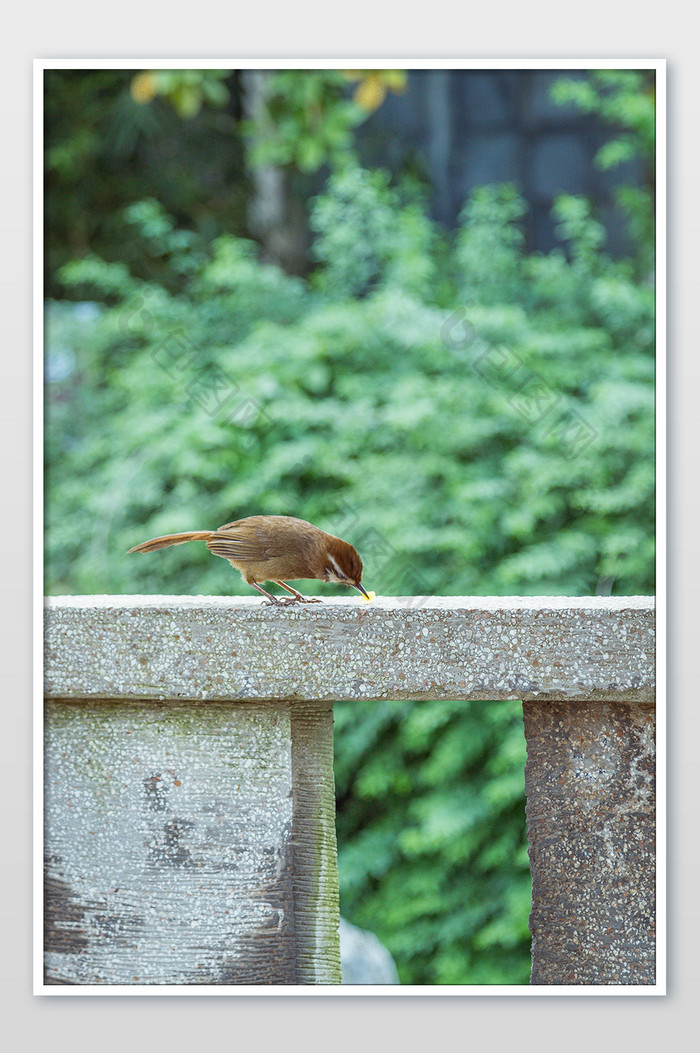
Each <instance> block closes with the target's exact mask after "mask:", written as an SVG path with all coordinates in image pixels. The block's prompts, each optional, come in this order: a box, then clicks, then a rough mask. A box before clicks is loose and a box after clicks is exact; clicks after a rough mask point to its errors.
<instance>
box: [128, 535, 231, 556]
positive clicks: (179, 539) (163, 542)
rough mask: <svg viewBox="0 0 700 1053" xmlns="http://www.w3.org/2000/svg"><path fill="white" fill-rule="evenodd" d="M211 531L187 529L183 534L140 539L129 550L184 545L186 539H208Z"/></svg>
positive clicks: (154, 550)
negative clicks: (139, 542) (148, 539)
mask: <svg viewBox="0 0 700 1053" xmlns="http://www.w3.org/2000/svg"><path fill="white" fill-rule="evenodd" d="M212 533H213V531H211V530H189V531H187V533H185V534H164V535H163V537H153V538H151V540H150V541H142V542H141V544H140V545H134V547H133V548H130V549H129V552H156V551H157V550H158V549H159V548H168V546H169V545H184V544H185V543H186V542H187V541H208V540H209V538H210V537H211V536H212Z"/></svg>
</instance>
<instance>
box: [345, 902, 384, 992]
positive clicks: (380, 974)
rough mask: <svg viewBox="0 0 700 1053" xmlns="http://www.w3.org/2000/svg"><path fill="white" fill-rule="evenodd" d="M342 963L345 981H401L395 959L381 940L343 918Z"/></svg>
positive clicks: (351, 982) (359, 982)
mask: <svg viewBox="0 0 700 1053" xmlns="http://www.w3.org/2000/svg"><path fill="white" fill-rule="evenodd" d="M339 931H340V964H341V969H342V972H343V983H344V984H397V983H399V974H398V972H397V969H396V964H395V962H394V959H393V958H392V957H391V955H390V954H389V951H388V950H387V949H386V947H385V946H384V944H383V943H382V942H381V940H380V939H379V938H378V937H377V936H375V935H374V933H373V932H368V931H367V930H366V929H358V928H357V926H356V925H351V924H350V922H349V921H345V919H344V918H341V919H340V930H339Z"/></svg>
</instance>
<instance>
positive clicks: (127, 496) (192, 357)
mask: <svg viewBox="0 0 700 1053" xmlns="http://www.w3.org/2000/svg"><path fill="white" fill-rule="evenodd" d="M525 207H526V206H525V204H524V202H523V201H522V199H521V198H520V197H519V195H518V193H517V192H516V191H515V189H514V188H513V187H510V186H494V187H484V188H482V189H480V190H478V191H477V192H475V193H474V194H473V195H472V197H471V198H470V200H469V201H467V202H466V203H465V206H464V209H463V212H462V215H461V219H460V224H459V228H458V230H457V231H456V232H455V234H454V235H450V236H448V235H447V234H446V233H445V232H444V231H443V230H442V229H441V228H439V227H438V226H436V225H435V224H434V223H432V221H431V220H430V219H429V218H428V212H427V208H426V204H425V201H424V199H423V197H422V195H421V192H420V189H419V188H417V187H416V186H415V185H413V184H411V183H410V182H408V181H406V182H404V183H402V184H400V185H398V186H397V185H392V184H391V183H390V182H389V179H388V177H387V176H386V175H385V174H384V173H382V172H368V171H363V170H361V169H359V168H357V167H354V166H353V165H351V164H349V163H345V164H343V166H342V167H341V168H340V169H339V170H338V171H337V172H336V173H335V174H334V175H333V176H332V177H331V178H330V180H329V182H328V185H327V188H326V190H325V191H324V193H323V194H322V195H320V196H319V197H318V198H317V199H316V200H315V202H314V203H313V209H312V229H313V232H314V254H315V259H316V261H317V266H316V269H315V271H314V272H313V274H311V275H310V277H309V279H308V280H307V279H300V278H295V277H290V276H288V275H285V274H283V273H281V272H280V271H279V270H278V269H276V268H274V267H271V266H268V265H264V264H262V263H260V261H259V259H258V253H257V250H256V246H255V245H254V244H253V243H251V242H248V241H246V240H244V239H241V238H237V237H234V236H224V237H219V238H216V239H215V240H214V241H213V242H210V241H207V240H206V239H204V238H202V237H200V236H199V234H198V233H197V232H193V231H184V230H183V229H182V228H181V227H180V225H179V224H178V223H177V222H176V221H174V220H173V219H172V218H171V217H170V216H169V215H168V214H167V212H166V211H165V210H164V209H163V207H162V205H161V204H159V203H158V202H156V201H155V200H153V199H149V198H147V197H145V198H143V199H140V200H138V201H136V202H135V203H133V204H132V205H131V206H130V207H129V209H128V212H127V213H125V214H122V215H121V216H120V223H124V224H128V227H129V230H130V231H131V232H132V233H131V239H132V249H131V251H133V252H138V253H139V254H140V257H141V262H140V266H139V267H138V268H133V267H131V266H129V261H128V260H126V261H124V260H114V259H105V258H101V257H99V256H97V255H94V254H84V255H83V256H82V257H81V258H79V259H74V260H73V261H71V262H69V263H66V264H65V265H64V266H63V268H62V272H61V275H60V279H61V282H62V283H63V285H64V286H65V287H66V288H67V289H69V290H70V292H71V295H72V296H73V297H74V299H75V300H76V301H79V302H73V303H68V302H58V301H51V302H49V303H48V304H47V353H46V370H47V387H46V391H47V395H46V462H47V469H46V498H47V502H46V510H47V511H46V589H47V592H49V593H61V592H67V593H107V592H109V593H133V592H136V593H139V592H145V593H171V594H173V593H175V594H177V593H205V594H224V595H226V594H235V595H238V594H245V595H248V594H250V590H249V589H248V588H247V587H246V586H244V585H243V584H242V582H241V581H240V579H239V576H238V575H237V574H236V573H233V572H232V571H231V569H230V568H229V567H228V565H227V564H226V563H225V562H224V561H221V560H216V559H213V558H212V557H211V556H210V555H209V554H208V552H207V551H206V549H205V548H204V546H203V545H194V544H193V545H188V546H183V547H178V548H173V549H169V550H166V551H165V552H162V553H157V554H155V555H151V556H142V555H132V556H128V555H126V550H127V549H128V548H130V547H131V546H132V545H134V544H135V543H137V542H138V541H142V540H144V539H145V538H147V537H151V536H154V535H156V534H160V533H166V532H169V531H178V530H186V529H190V528H202V527H213V526H217V525H218V524H220V523H223V522H227V521H229V520H230V519H232V518H235V517H238V516H244V515H249V514H253V513H260V512H265V513H287V514H293V515H298V516H302V517H304V518H307V519H310V520H311V521H313V522H315V523H317V524H318V525H319V526H321V527H324V528H325V529H327V530H330V531H331V532H333V533H338V534H340V535H341V536H343V537H346V538H347V539H348V540H350V541H352V542H353V543H354V544H355V545H356V546H357V547H358V549H359V550H360V552H361V554H362V556H363V559H364V563H365V575H364V580H365V583H366V584H367V586H368V587H370V588H372V589H374V590H375V591H376V592H377V593H385V594H389V595H403V594H424V593H428V594H430V593H435V594H467V595H469V594H474V595H486V594H512V593H516V594H517V593H520V594H537V593H549V594H570V595H582V594H583V595H585V594H589V593H594V592H596V591H601V592H607V591H610V590H612V591H614V592H616V593H619V594H627V593H640V592H641V593H647V592H652V591H653V588H654V386H653V385H654V287H653V280H652V279H651V278H650V273H649V269H648V261H649V258H650V252H651V247H650V245H649V244H646V245H645V246H644V251H641V249H640V252H639V253H638V254H637V255H636V256H635V258H634V259H626V260H618V261H613V260H612V259H611V258H610V257H609V256H608V255H607V254H606V252H605V244H604V231H603V228H602V227H601V226H600V224H599V223H598V222H597V221H596V219H595V218H594V217H593V216H592V215H591V214H590V210H589V208H588V206H587V204H586V202H585V201H583V200H581V199H578V198H571V197H568V198H567V197H565V198H562V199H560V200H559V202H558V203H557V206H556V218H557V222H558V224H559V230H560V234H561V236H562V238H563V239H564V242H565V245H566V249H565V250H555V251H552V252H551V253H549V254H546V255H542V254H536V255H527V254H526V253H525V252H524V248H523V236H522V230H521V226H520V224H521V221H522V218H523V215H524V210H525ZM640 236H642V235H641V234H640ZM161 273H163V275H164V277H163V280H162V281H161V280H158V279H157V278H154V277H153V276H152V275H159V274H161ZM145 274H150V275H151V278H150V280H145V278H144V275H145ZM307 586H308V587H307ZM304 588H305V591H307V592H309V593H310V594H315V593H317V594H320V595H326V596H328V595H330V594H331V593H332V591H333V590H332V587H330V586H327V585H321V583H305V585H304ZM338 591H342V590H338ZM335 708H336V727H337V734H336V782H337V796H338V820H337V821H338V841H339V846H340V848H339V867H340V880H341V909H342V911H343V913H344V915H345V916H346V917H347V918H348V919H349V920H350V921H352V922H354V923H356V924H359V925H361V926H363V927H366V928H369V929H372V930H373V931H374V932H376V933H377V934H378V935H379V936H380V937H381V938H382V940H383V941H384V942H385V943H386V945H387V946H388V947H389V949H390V950H391V952H392V953H393V954H394V956H395V958H396V961H397V964H398V967H399V972H400V976H401V980H402V982H404V983H426V984H444V983H470V984H493V983H525V982H527V979H528V975H529V934H528V929H527V918H528V912H529V905H530V881H529V872H528V865H527V850H526V844H527V843H526V836H525V817H524V785H523V767H524V759H525V747H524V740H523V732H522V719H521V715H520V707H519V704H517V703H459V702H453V703H444V702H435V703H410V702H401V703H396V702H382V703H367V704H365V705H358V704H357V703H353V704H349V703H343V702H339V703H337V704H336V707H335Z"/></svg>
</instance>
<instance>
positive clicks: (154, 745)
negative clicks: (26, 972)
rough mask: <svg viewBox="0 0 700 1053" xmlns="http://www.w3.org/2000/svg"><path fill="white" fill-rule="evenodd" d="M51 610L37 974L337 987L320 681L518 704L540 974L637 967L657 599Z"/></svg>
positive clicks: (198, 600) (573, 980)
mask: <svg viewBox="0 0 700 1053" xmlns="http://www.w3.org/2000/svg"><path fill="white" fill-rule="evenodd" d="M45 625H46V637H45V651H44V658H45V665H44V669H45V678H44V691H45V699H46V714H47V716H46V723H45V733H46V736H45V758H46V767H45V816H44V818H45V831H44V832H45V849H46V863H45V865H46V945H45V946H46V954H45V976H46V979H45V981H44V983H39V982H37V989H38V990H43V989H44V987H45V985H46V984H48V985H51V987H52V989H55V986H56V985H59V984H86V985H91V984H95V985H97V984H99V985H102V986H104V985H106V984H122V985H124V984H169V985H178V984H183V985H190V984H203V985H215V984H249V983H254V984H313V983H338V982H340V958H339V947H338V933H337V930H338V884H337V874H336V851H335V830H334V800H333V769H332V759H333V758H332V709H331V707H332V700H333V699H336V698H342V699H348V700H354V701H356V702H358V703H363V702H366V701H368V700H370V699H382V698H384V699H396V700H401V699H418V700H422V699H426V700H427V699H446V700H451V699H457V700H466V699H481V700H485V701H486V703H487V704H488V703H489V702H494V703H495V704H497V702H496V700H498V699H520V700H521V701H523V703H524V712H525V730H526V734H527V740H528V756H529V760H528V767H527V783H526V785H527V793H528V805H527V815H528V827H529V835H530V844H531V865H532V872H533V881H534V901H533V911H532V919H531V928H532V933H533V950H534V956H533V982H534V983H538V984H593V983H599V984H614V983H618V984H650V983H652V982H653V972H654V966H653V955H654V948H653V906H654V867H653V849H654V846H653V833H654V825H653V745H654V739H653V703H654V674H655V664H654V661H655V656H654V605H653V600H652V599H651V598H649V597H618V598H615V597H577V598H571V597H568V598H567V597H534V596H530V597H508V598H506V597H471V598H470V597H459V596H449V597H408V598H403V599H401V598H397V597H384V598H383V599H378V600H376V601H374V602H373V603H371V604H360V603H359V602H358V601H357V600H355V599H353V598H352V597H347V598H344V599H342V600H333V601H330V602H326V603H323V604H312V605H308V606H307V605H301V606H299V607H294V606H292V607H285V608H271V607H268V606H265V605H264V604H261V603H260V602H259V601H258V600H257V599H254V598H253V597H250V598H243V599H236V600H229V599H226V598H223V597H212V598H205V597H182V596H181V597H177V596H161V597H157V596H101V597H100V596H69V597H56V598H53V599H50V600H49V601H48V602H47V610H46V622H45ZM397 824H398V825H397V829H398V828H399V825H400V818H397ZM54 993H58V992H56V991H55V990H54Z"/></svg>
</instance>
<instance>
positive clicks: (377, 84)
mask: <svg viewBox="0 0 700 1053" xmlns="http://www.w3.org/2000/svg"><path fill="white" fill-rule="evenodd" d="M353 98H354V99H355V102H356V103H357V105H358V106H359V107H360V109H361V110H367V112H368V113H373V112H374V110H376V109H377V108H378V107H379V106H381V104H382V103H383V102H384V99H385V98H386V88H385V87H384V85H383V84H382V82H381V81H380V79H379V77H378V76H377V75H376V73H371V74H370V75H369V77H366V78H365V79H364V80H363V81H361V82H360V83H359V84H358V85H357V87H356V88H355V94H354V96H353Z"/></svg>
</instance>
